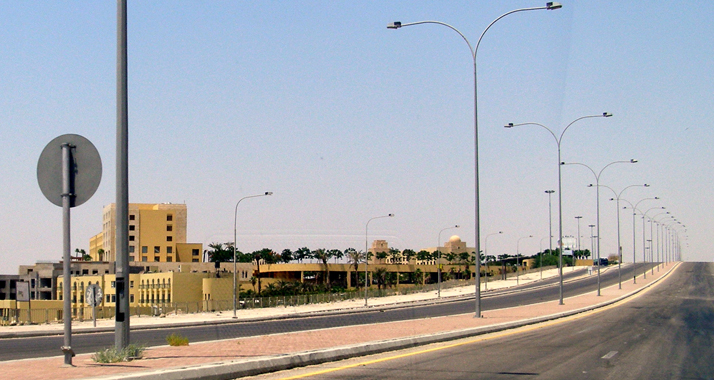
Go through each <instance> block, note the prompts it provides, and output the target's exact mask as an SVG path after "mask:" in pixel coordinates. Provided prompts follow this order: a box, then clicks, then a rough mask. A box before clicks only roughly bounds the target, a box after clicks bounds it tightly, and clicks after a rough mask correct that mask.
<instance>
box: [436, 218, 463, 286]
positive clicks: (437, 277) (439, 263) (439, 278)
mask: <svg viewBox="0 0 714 380" xmlns="http://www.w3.org/2000/svg"><path fill="white" fill-rule="evenodd" d="M459 227H461V226H459V225H458V224H457V225H455V226H451V227H446V228H442V229H441V231H439V240H438V241H437V243H436V252H437V254H438V255H439V256H438V258H437V260H438V261H437V262H436V273H437V276H436V281H437V282H438V283H439V287H438V289H439V290H438V291H437V298H441V233H442V232H444V231H446V230H450V229H453V228H459Z"/></svg>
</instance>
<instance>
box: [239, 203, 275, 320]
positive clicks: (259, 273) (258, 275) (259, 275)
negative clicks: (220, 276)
mask: <svg viewBox="0 0 714 380" xmlns="http://www.w3.org/2000/svg"><path fill="white" fill-rule="evenodd" d="M267 195H273V192H272V191H266V192H265V193H263V194H258V195H249V196H247V197H243V198H241V199H239V200H238V203H236V207H235V212H234V213H233V318H238V317H237V316H236V309H237V308H238V280H237V279H236V272H237V271H238V266H237V264H236V246H237V245H238V237H237V233H236V230H237V229H238V227H237V225H238V205H239V204H240V202H241V201H242V200H243V199H248V198H256V197H264V196H267ZM258 276H260V273H258Z"/></svg>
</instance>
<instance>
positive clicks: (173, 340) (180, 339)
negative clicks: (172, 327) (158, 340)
mask: <svg viewBox="0 0 714 380" xmlns="http://www.w3.org/2000/svg"><path fill="white" fill-rule="evenodd" d="M166 343H168V344H169V346H188V338H186V337H185V336H182V335H181V334H177V333H173V334H171V335H169V336H167V337H166Z"/></svg>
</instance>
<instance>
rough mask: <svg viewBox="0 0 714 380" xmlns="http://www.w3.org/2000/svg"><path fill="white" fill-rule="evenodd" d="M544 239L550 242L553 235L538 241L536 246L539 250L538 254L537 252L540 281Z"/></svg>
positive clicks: (541, 277)
mask: <svg viewBox="0 0 714 380" xmlns="http://www.w3.org/2000/svg"><path fill="white" fill-rule="evenodd" d="M545 239H549V240H552V239H553V235H550V236H546V237H544V238H542V239H540V244H539V246H538V248H540V252H538V266H539V267H540V279H541V280H542V279H543V240H545Z"/></svg>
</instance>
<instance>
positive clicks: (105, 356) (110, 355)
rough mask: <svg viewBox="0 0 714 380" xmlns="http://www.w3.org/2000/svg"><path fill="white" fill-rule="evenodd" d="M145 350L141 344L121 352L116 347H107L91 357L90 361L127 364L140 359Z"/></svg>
mask: <svg viewBox="0 0 714 380" xmlns="http://www.w3.org/2000/svg"><path fill="white" fill-rule="evenodd" d="M144 350H146V346H145V345H143V344H130V345H128V346H126V347H125V348H124V349H122V350H117V348H116V347H109V348H107V349H104V350H102V351H99V352H97V353H95V354H94V355H92V360H94V361H95V362H97V363H119V362H128V361H131V360H134V359H141V357H142V356H143V354H144Z"/></svg>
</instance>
